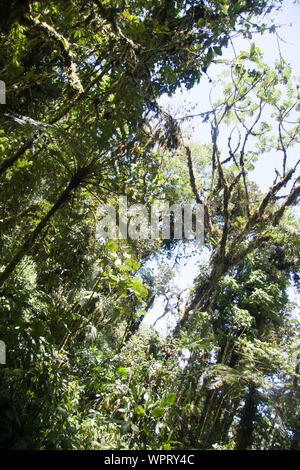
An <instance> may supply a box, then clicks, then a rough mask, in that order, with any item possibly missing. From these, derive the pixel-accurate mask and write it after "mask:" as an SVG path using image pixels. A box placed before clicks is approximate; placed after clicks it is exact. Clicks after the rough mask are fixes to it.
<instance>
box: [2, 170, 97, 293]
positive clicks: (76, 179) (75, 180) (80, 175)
mask: <svg viewBox="0 0 300 470" xmlns="http://www.w3.org/2000/svg"><path fill="white" fill-rule="evenodd" d="M89 171H90V168H89V167H88V166H87V167H83V168H79V170H78V171H77V172H76V174H75V175H74V176H72V178H71V180H70V182H69V184H68V186H67V187H66V188H65V189H64V191H63V192H62V193H61V195H60V196H59V198H58V199H57V201H56V203H55V204H54V205H53V206H52V207H51V209H50V210H49V211H48V213H47V214H46V215H45V217H44V218H43V219H42V220H41V221H40V223H39V224H38V225H37V227H36V228H35V230H34V231H33V232H32V233H31V234H30V235H29V236H28V237H27V238H26V240H25V242H24V243H23V245H22V246H20V248H19V249H18V250H17V252H16V254H15V255H14V257H13V258H12V260H11V261H10V263H9V264H8V265H7V266H6V268H5V270H4V271H3V272H2V273H1V274H0V285H2V284H3V283H4V282H5V281H6V280H7V279H8V278H9V276H10V275H11V274H12V272H13V271H14V270H15V268H16V267H17V265H18V264H19V262H20V261H21V260H22V258H23V257H24V256H25V255H26V254H27V253H28V252H29V251H30V249H31V248H32V246H33V245H34V242H35V241H36V239H37V237H38V236H39V235H40V233H41V232H42V230H43V229H44V228H45V226H46V225H47V223H48V222H49V220H50V219H51V218H52V216H53V215H54V214H55V213H56V212H57V211H58V209H60V207H61V206H62V205H63V204H64V203H65V202H66V201H67V199H68V197H69V195H70V193H71V192H72V191H73V190H75V189H76V188H77V187H78V186H79V185H80V183H81V182H82V180H83V179H84V177H85V176H87V175H88V173H89Z"/></svg>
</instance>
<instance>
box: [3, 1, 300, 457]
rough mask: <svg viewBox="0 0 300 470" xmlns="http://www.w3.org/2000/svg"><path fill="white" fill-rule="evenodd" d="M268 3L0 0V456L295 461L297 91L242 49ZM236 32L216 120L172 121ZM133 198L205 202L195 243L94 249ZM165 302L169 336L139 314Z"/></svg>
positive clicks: (299, 436) (124, 242)
mask: <svg viewBox="0 0 300 470" xmlns="http://www.w3.org/2000/svg"><path fill="white" fill-rule="evenodd" d="M277 8H281V2H270V1H260V0H249V1H248V0H246V1H244V0H233V1H230V2H225V1H223V0H211V1H195V0H191V1H189V0H187V1H173V0H163V1H157V0H138V1H125V0H120V1H119V0H103V1H100V0H87V1H83V0H74V1H70V2H65V1H46V0H41V1H30V0H27V1H20V0H14V1H11V2H10V3H9V4H7V2H4V1H1V2H0V12H1V15H0V17H1V20H0V24H1V32H0V44H1V57H0V71H1V73H0V79H1V81H2V82H1V83H2V84H4V88H3V87H2V88H1V90H2V91H3V89H4V90H5V99H3V96H1V97H0V98H1V100H0V101H1V104H0V121H1V129H0V239H1V243H0V316H1V322H0V340H1V347H0V417H1V419H0V448H2V449H13V450H16V449H35V450H52V449H63V450H71V449H81V450H90V449H97V450H107V449H111V450H113V449H115V450H120V449H121V450H129V449H130V450H142V449H150V450H152V449H164V450H172V449H175V450H181V449H198V450H204V449H205V450H207V449H219V450H222V449H235V450H247V449H254V450H258V449H264V450H272V449H299V446H300V427H299V423H300V419H299V409H300V403H299V393H300V389H299V359H300V352H299V318H298V317H297V316H296V315H295V310H294V307H295V306H294V305H293V304H292V302H291V301H290V299H289V295H288V293H289V288H290V286H294V288H295V289H298V291H299V288H300V283H299V275H300V270H299V266H300V264H299V254H300V250H299V245H300V241H299V240H300V238H299V229H300V226H299V218H298V217H297V211H295V207H296V205H297V204H298V202H299V196H300V185H299V180H300V176H299V163H300V160H299V152H298V153H297V150H298V149H299V126H300V119H299V110H300V98H299V89H300V88H299V87H300V79H297V78H295V77H294V76H293V70H292V68H291V66H290V65H289V64H288V63H287V62H286V61H285V60H284V57H282V56H281V55H280V58H279V60H278V61H277V62H276V63H275V64H273V66H271V65H270V64H267V63H266V62H265V60H264V57H263V54H262V52H261V51H260V49H259V48H258V47H257V46H256V45H255V43H254V42H253V41H252V37H253V34H266V33H267V32H268V31H269V32H270V31H271V32H273V33H274V31H275V30H276V27H275V25H274V24H272V25H268V24H266V23H265V22H264V21H265V15H266V13H270V12H272V11H273V9H277ZM233 35H238V36H240V37H243V38H247V39H248V40H249V42H250V43H251V45H250V47H249V50H247V51H243V52H241V53H236V55H235V57H234V58H233V59H230V60H229V59H227V60H225V59H224V61H223V66H225V68H226V70H227V72H228V73H227V76H223V77H222V80H219V81H218V82H217V84H216V85H214V84H213V83H212V84H211V85H212V87H213V86H217V87H218V90H219V92H220V93H219V96H218V98H217V99H213V98H211V99H210V106H209V108H208V109H207V110H206V111H205V112H203V113H201V114H199V115H197V116H193V115H192V114H189V113H187V114H184V113H181V114H180V115H175V114H172V112H171V111H170V110H169V109H164V107H163V106H162V104H161V101H160V98H161V97H162V96H164V95H165V94H167V95H168V96H169V97H170V99H172V96H174V93H175V92H176V90H178V89H180V88H181V87H185V89H191V88H192V87H193V86H194V85H196V84H200V86H201V79H202V78H203V77H204V76H206V74H207V72H208V71H209V67H210V66H211V65H212V64H217V63H218V61H219V60H220V58H221V57H222V55H223V52H224V50H225V49H226V48H227V47H228V45H229V44H230V43H231V41H232V37H233ZM1 90H0V91H1ZM195 117H197V119H200V120H201V122H202V124H203V125H205V126H206V133H207V135H208V136H210V142H209V143H203V142H194V141H192V140H191V139H189V138H188V137H187V136H186V134H185V131H184V130H183V124H184V125H186V123H187V122H191V121H192V119H193V118H195ZM270 155H271V158H270V167H269V169H270V172H273V173H274V179H273V183H272V185H271V186H270V188H269V189H268V191H266V192H263V191H262V190H261V189H260V188H259V187H258V185H257V184H256V183H255V181H253V178H252V174H251V173H252V171H253V168H254V166H255V163H256V162H257V161H259V160H260V159H263V158H266V156H270ZM273 155H276V156H279V157H280V166H279V167H276V168H275V169H274V166H273V165H272V162H271V160H272V156H273ZM276 161H278V159H277V160H276ZM124 195H125V196H126V197H127V200H128V204H129V205H135V204H143V205H144V206H145V207H146V208H147V209H149V211H150V210H151V207H152V205H153V204H154V203H155V202H157V201H159V202H162V203H168V204H170V205H172V204H177V205H178V204H179V205H184V204H194V203H197V204H199V205H201V207H202V208H203V228H204V243H203V244H199V243H196V242H194V241H193V240H189V239H188V238H183V239H179V238H177V237H176V233H174V231H172V229H171V231H170V237H169V238H168V239H163V238H159V239H149V240H148V239H143V238H138V239H132V238H130V237H127V238H116V239H111V238H107V237H100V238H99V237H98V236H97V226H98V223H99V212H98V209H99V205H103V204H108V205H110V206H116V205H117V203H118V201H119V198H120V196H124ZM204 254H205V256H203V255H204ZM190 256H192V257H193V259H196V260H198V272H197V276H196V278H195V281H194V285H193V287H192V288H191V289H186V288H180V287H179V288H178V289H175V290H174V289H173V290H172V288H170V282H171V280H172V275H173V272H172V269H169V268H168V264H167V262H166V260H169V261H170V260H171V262H172V263H173V265H174V266H176V265H177V263H179V262H182V261H183V262H186V263H187V264H188V263H189V262H190V258H189V257H190ZM153 266H154V268H153ZM159 296H162V297H164V299H165V304H164V305H165V306H164V309H163V312H161V318H164V317H165V316H166V315H171V317H172V319H173V324H174V325H175V326H174V327H173V328H171V329H170V330H169V332H168V334H163V332H162V331H159V329H158V330H157V329H154V328H151V327H147V326H145V322H144V321H143V319H144V318H145V315H147V313H149V312H150V311H151V309H152V308H153V305H154V303H155V301H156V299H157V298H158V297H159ZM4 350H5V351H4ZM4 352H5V354H4ZM1 354H2V356H1Z"/></svg>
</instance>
